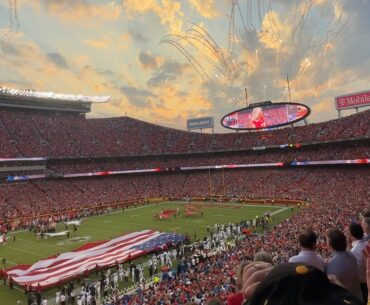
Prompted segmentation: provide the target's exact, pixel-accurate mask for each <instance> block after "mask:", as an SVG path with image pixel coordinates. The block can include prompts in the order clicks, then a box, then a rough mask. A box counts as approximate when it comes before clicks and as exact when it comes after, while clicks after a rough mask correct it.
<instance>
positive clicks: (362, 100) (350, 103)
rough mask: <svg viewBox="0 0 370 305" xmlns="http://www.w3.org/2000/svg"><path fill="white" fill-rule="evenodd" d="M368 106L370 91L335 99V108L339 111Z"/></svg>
mask: <svg viewBox="0 0 370 305" xmlns="http://www.w3.org/2000/svg"><path fill="white" fill-rule="evenodd" d="M366 106H370V90H368V91H362V92H357V93H351V94H346V95H341V96H337V97H336V98H335V107H336V108H337V110H343V109H351V108H360V107H366Z"/></svg>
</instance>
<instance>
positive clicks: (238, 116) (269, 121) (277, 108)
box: [221, 103, 311, 130]
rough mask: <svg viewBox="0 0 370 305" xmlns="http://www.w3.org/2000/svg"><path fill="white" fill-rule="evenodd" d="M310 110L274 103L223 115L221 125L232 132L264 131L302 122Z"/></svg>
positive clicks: (305, 107) (294, 104) (290, 104)
mask: <svg viewBox="0 0 370 305" xmlns="http://www.w3.org/2000/svg"><path fill="white" fill-rule="evenodd" d="M310 113H311V110H310V108H309V107H308V106H306V105H303V104H299V103H275V104H272V103H271V104H269V105H266V106H264V105H261V106H254V107H247V108H243V109H239V110H237V111H234V112H231V113H229V114H227V115H225V116H224V117H223V118H222V120H221V125H222V126H223V127H225V128H229V129H234V130H264V129H269V128H274V127H280V126H284V125H289V124H293V123H296V122H298V121H301V120H304V119H305V118H306V117H307V116H309V114H310Z"/></svg>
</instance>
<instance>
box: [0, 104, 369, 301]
mask: <svg viewBox="0 0 370 305" xmlns="http://www.w3.org/2000/svg"><path fill="white" fill-rule="evenodd" d="M369 122H370V111H369V110H368V111H363V112H360V113H359V114H355V115H352V116H348V117H345V118H341V119H337V120H333V121H329V122H324V123H319V124H311V125H307V126H302V127H294V128H284V129H279V130H274V131H264V132H250V133H234V134H218V135H208V134H198V133H189V132H183V131H178V130H174V129H168V128H164V127H160V126H156V125H153V124H149V123H145V122H141V121H138V120H135V119H131V118H128V117H123V118H111V119H85V118H84V117H82V116H80V115H76V114H66V113H61V112H55V111H37V110H29V111H25V110H14V109H8V108H3V109H1V110H0V146H1V155H0V158H2V162H1V163H0V166H1V168H0V169H1V171H0V173H1V175H2V176H1V177H3V179H2V180H1V184H0V221H1V222H2V229H3V230H4V231H6V230H16V229H18V228H20V227H29V226H30V225H33V226H36V227H39V226H41V225H42V224H45V223H47V222H49V221H51V219H52V221H60V220H71V219H75V218H79V217H81V216H88V215H90V214H91V215H94V214H97V213H102V212H104V211H105V210H106V209H108V208H109V207H113V206H116V207H122V206H123V207H124V206H126V205H130V204H134V203H137V202H144V201H145V200H147V198H158V197H166V198H174V199H175V198H176V199H182V198H191V197H192V198H202V199H207V198H211V197H215V196H218V198H223V199H225V200H234V199H236V200H240V201H244V202H245V201H251V200H258V199H262V200H261V202H263V199H270V200H277V201H278V200H283V199H293V200H302V201H306V202H309V203H310V207H309V208H307V209H302V210H300V211H299V212H297V213H295V214H294V215H293V216H292V218H291V219H287V220H285V221H284V222H282V223H281V224H279V225H277V226H276V227H274V228H273V229H272V230H271V231H269V232H264V233H262V234H258V235H253V236H244V235H239V234H238V233H232V234H233V235H231V236H232V237H233V239H234V240H235V241H236V243H235V245H234V246H231V247H230V248H227V247H220V246H219V244H218V245H217V243H215V251H212V253H213V255H212V256H208V255H206V254H205V253H206V252H207V251H205V245H207V244H208V243H210V244H212V242H211V241H210V240H211V237H209V238H210V239H209V240H208V241H204V243H203V242H200V243H199V244H198V246H194V247H193V248H192V249H191V252H190V253H187V254H186V255H185V256H183V257H181V258H180V260H179V261H178V265H179V266H183V268H180V269H179V268H178V267H177V268H176V269H175V270H166V271H165V272H164V273H163V280H162V281H160V282H158V283H156V284H153V285H151V286H150V287H149V288H148V287H146V289H138V290H137V291H136V292H134V293H133V294H131V295H130V296H128V295H124V296H117V295H115V296H113V298H114V301H113V303H114V304H132V305H135V304H148V305H151V304H186V303H187V302H191V301H192V302H195V303H196V304H206V302H208V301H209V300H211V299H213V298H217V299H219V300H220V302H221V304H224V303H226V302H227V299H228V297H229V296H230V295H232V294H233V293H237V292H239V291H240V289H241V287H240V286H238V284H237V282H236V281H235V275H236V270H237V268H238V266H239V265H240V264H241V263H242V262H243V261H245V260H251V259H252V258H253V256H254V255H255V254H256V253H257V252H259V251H261V250H264V251H266V252H268V254H269V255H271V257H272V260H273V263H274V264H280V263H283V262H287V261H288V260H289V258H290V257H291V256H293V255H295V254H297V253H298V252H299V251H300V245H299V243H298V241H297V237H298V235H299V234H300V231H301V230H302V229H303V228H311V229H312V230H314V231H315V233H316V234H317V236H318V238H317V248H316V249H317V252H318V253H319V254H320V255H322V256H323V257H324V258H328V257H329V256H330V254H331V252H332V249H331V248H330V247H329V246H328V245H327V244H326V235H327V230H329V229H338V230H340V231H341V232H344V231H345V228H346V227H347V226H349V225H350V224H351V222H359V221H360V215H361V213H362V214H363V213H364V211H365V210H366V209H367V208H368V205H369V200H370V187H369V186H370V175H369V165H368V160H369V158H370V146H369V143H370V124H369ZM290 143H293V144H290ZM36 157H38V158H40V159H36ZM32 158H35V159H32ZM338 160H363V161H364V162H362V161H361V162H357V163H359V164H352V163H350V164H348V163H346V162H342V163H344V164H337V163H338V162H337V161H338ZM307 161H327V162H326V163H325V164H324V165H319V164H316V165H308V163H305V162H307ZM365 161H366V162H365ZM295 162H303V165H302V166H292V164H295ZM331 163H334V164H331ZM354 163H356V162H354ZM363 163H365V164H363ZM366 163H367V164H366ZM223 164H229V165H238V164H239V165H242V164H244V165H245V164H247V165H248V164H249V165H251V164H252V165H253V164H264V166H263V167H259V166H244V167H241V168H233V167H232V166H230V167H229V168H223V167H222V168H221V167H219V168H217V167H215V168H212V169H210V168H209V167H210V166H217V165H223ZM266 164H267V165H266ZM202 166H203V167H205V169H204V168H203V169H201V168H198V169H191V168H190V169H188V170H186V171H182V170H179V169H180V168H181V167H202ZM257 167H258V168H257ZM145 169H157V170H154V171H152V172H150V173H145V172H140V170H145ZM161 169H165V170H161ZM120 170H127V171H137V172H136V173H125V174H117V175H110V174H109V172H111V171H120ZM94 172H100V174H99V175H97V176H93V177H91V175H90V176H89V175H88V174H89V173H94ZM81 173H85V175H78V174H81ZM76 174H77V177H74V178H71V177H68V175H72V176H73V175H75V176H76ZM32 175H39V176H40V177H38V178H39V179H29V178H30V177H31V176H32ZM9 177H13V178H12V179H6V178H9ZM14 177H17V179H14ZM20 177H23V178H20ZM365 219H366V218H365ZM369 224H370V218H369ZM235 226H237V225H236V224H234V225H233V227H235ZM364 229H365V232H366V233H368V232H367V231H366V230H367V228H365V226H364ZM221 231H223V230H222V229H221ZM224 231H225V232H227V226H226V227H224ZM213 233H215V232H213ZM221 235H222V234H221ZM212 238H214V235H213V237H212ZM207 248H208V246H207V247H206V249H207ZM194 254H197V255H198V257H199V255H200V256H201V257H203V259H195V257H194V256H193V255H194ZM362 267H363V266H362ZM334 274H335V273H334ZM357 276H358V277H359V275H357ZM339 280H340V279H339ZM360 280H361V282H362V283H364V282H363V281H364V279H363V278H361V279H360V278H359V283H360ZM245 288H246V287H244V289H245ZM346 288H348V289H350V288H349V287H346ZM352 292H353V291H352ZM244 297H247V295H246V293H245V290H244ZM360 297H361V296H360ZM229 301H230V300H229ZM240 303H241V301H240V302H239V303H238V304H240ZM233 304H235V303H233Z"/></svg>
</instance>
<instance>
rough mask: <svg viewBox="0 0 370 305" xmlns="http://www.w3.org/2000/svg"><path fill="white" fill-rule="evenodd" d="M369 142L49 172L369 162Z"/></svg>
mask: <svg viewBox="0 0 370 305" xmlns="http://www.w3.org/2000/svg"><path fill="white" fill-rule="evenodd" d="M369 143H370V142H367V141H363V142H358V143H352V142H351V143H331V144H326V145H309V146H303V147H300V148H296V147H291V148H285V149H280V148H277V149H267V150H259V151H243V152H228V153H222V154H220V153H205V154H190V153H189V154H183V155H165V156H153V157H147V156H146V157H123V158H96V159H93V158H85V159H62V160H59V159H58V160H50V161H48V162H47V163H46V164H47V168H48V169H51V170H52V171H54V172H55V173H58V174H70V173H91V172H98V171H118V170H135V169H152V168H176V167H189V166H207V165H208V166H214V165H227V164H259V163H276V162H286V163H290V162H294V161H327V160H354V159H369V158H370V150H369Z"/></svg>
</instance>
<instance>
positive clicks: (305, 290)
mask: <svg viewBox="0 0 370 305" xmlns="http://www.w3.org/2000/svg"><path fill="white" fill-rule="evenodd" d="M245 304H248V305H342V304H343V305H361V304H362V302H360V300H358V299H357V298H356V297H355V296H353V295H352V294H351V293H350V292H349V291H348V290H346V289H344V288H342V287H341V286H338V285H336V284H333V283H332V282H331V281H330V280H329V279H328V277H327V276H326V274H325V273H324V272H322V271H320V270H319V269H317V268H315V267H312V266H308V265H305V264H301V263H288V264H282V265H279V266H277V267H275V268H274V269H272V270H271V271H270V272H269V273H268V274H267V276H266V278H265V279H264V280H262V281H261V283H260V284H259V285H258V286H257V287H256V289H255V291H254V292H253V294H252V295H251V297H250V299H249V300H247V302H246V303H245Z"/></svg>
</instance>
